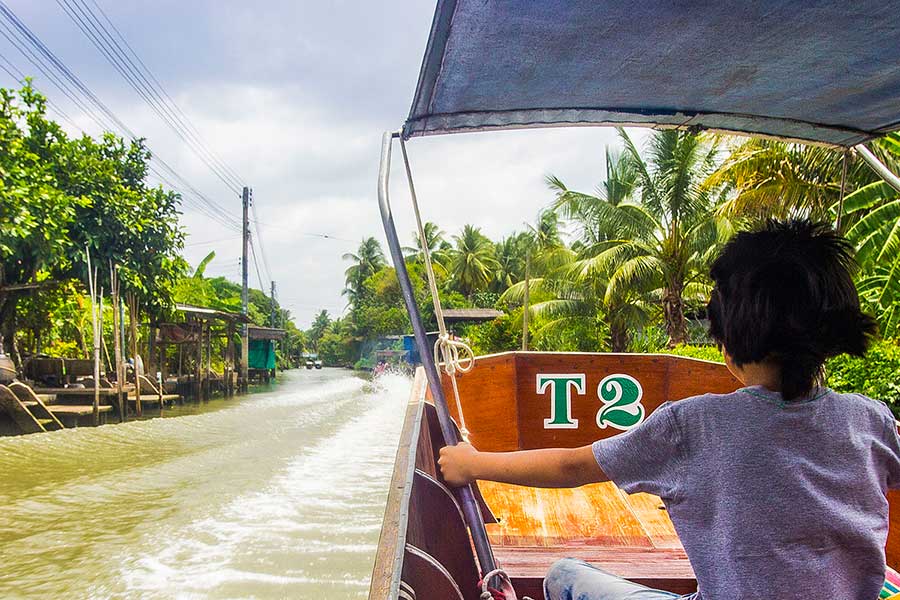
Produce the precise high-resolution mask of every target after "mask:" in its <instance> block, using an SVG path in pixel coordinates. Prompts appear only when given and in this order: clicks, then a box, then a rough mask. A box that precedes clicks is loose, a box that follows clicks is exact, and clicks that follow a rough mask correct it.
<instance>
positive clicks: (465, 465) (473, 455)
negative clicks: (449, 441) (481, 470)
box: [438, 442, 478, 487]
mask: <svg viewBox="0 0 900 600" xmlns="http://www.w3.org/2000/svg"><path fill="white" fill-rule="evenodd" d="M476 460H478V450H476V449H475V447H474V446H472V444H468V443H466V442H460V443H459V444H457V445H456V446H444V447H443V448H441V457H440V459H438V464H439V465H440V467H441V473H442V474H443V475H444V481H446V482H447V483H448V484H450V485H451V486H453V487H461V486H464V485H466V484H468V483H472V482H473V481H475V476H474V475H473V466H474V462H475V461H476Z"/></svg>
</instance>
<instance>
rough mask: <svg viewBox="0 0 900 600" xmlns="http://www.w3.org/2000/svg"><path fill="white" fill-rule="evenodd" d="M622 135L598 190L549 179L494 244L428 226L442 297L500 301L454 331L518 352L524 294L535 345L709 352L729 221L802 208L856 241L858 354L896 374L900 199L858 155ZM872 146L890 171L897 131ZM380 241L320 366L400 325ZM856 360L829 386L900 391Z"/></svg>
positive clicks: (415, 276) (352, 286) (843, 365)
mask: <svg viewBox="0 0 900 600" xmlns="http://www.w3.org/2000/svg"><path fill="white" fill-rule="evenodd" d="M619 136H620V143H619V144H617V145H616V146H615V147H609V148H607V149H606V154H605V161H604V171H603V172H602V173H601V174H600V176H599V177H598V180H599V181H598V182H597V187H596V188H595V190H593V191H592V192H583V191H579V190H574V189H570V188H569V187H568V186H567V185H566V184H565V183H564V181H563V180H562V179H561V178H560V177H558V176H556V175H553V174H549V175H547V176H546V181H547V186H548V195H547V206H546V208H545V210H543V211H541V213H540V214H539V215H538V216H537V218H536V220H535V222H534V223H533V224H524V226H523V227H521V228H520V229H519V230H518V231H513V232H511V233H509V234H508V235H506V236H505V237H503V238H501V239H498V240H491V239H489V238H488V237H487V236H485V235H484V234H483V232H482V231H481V230H480V229H479V228H478V227H477V225H475V224H467V225H464V226H463V227H462V228H461V229H460V230H459V231H458V232H456V233H452V234H450V235H448V234H447V233H445V231H444V230H443V229H442V228H441V227H440V226H439V225H437V224H435V223H426V224H425V226H424V229H425V233H426V244H427V246H428V248H429V250H430V253H431V258H432V263H433V264H434V266H435V274H436V278H437V283H438V288H439V295H440V298H441V302H442V304H443V306H444V307H445V308H459V307H487V308H497V309H500V310H501V311H503V315H502V316H501V317H498V318H497V319H495V320H494V321H491V322H488V323H482V324H470V325H467V326H458V327H457V328H456V333H457V334H458V335H460V336H462V337H464V338H466V339H468V341H469V342H470V344H471V345H472V346H473V348H474V349H475V350H476V351H477V352H479V353H488V352H496V351H501V350H511V349H517V348H520V347H521V346H522V343H523V315H524V313H525V306H526V304H527V306H528V309H527V313H528V317H529V318H528V319H527V334H528V336H527V338H528V342H529V347H530V348H533V349H540V350H585V351H604V350H613V351H634V352H659V351H664V352H675V353H687V355H692V356H698V357H703V358H708V359H716V357H717V356H718V351H717V350H716V349H715V348H714V347H713V346H712V345H711V344H710V341H709V339H708V335H707V332H706V326H705V305H706V300H707V298H708V295H709V291H710V281H709V277H708V270H709V265H710V262H711V260H712V259H713V258H714V257H715V256H716V253H717V252H718V250H719V248H720V247H721V245H722V244H723V243H724V242H725V241H726V240H728V239H729V238H730V237H731V236H732V235H733V234H734V232H735V231H737V230H739V229H743V228H747V227H754V226H757V225H759V224H761V223H762V222H763V221H764V220H765V219H767V218H771V217H776V218H788V217H809V218H812V219H816V220H824V221H827V222H833V223H835V225H836V226H837V227H838V228H839V229H840V231H841V232H842V233H844V234H845V235H846V236H847V238H848V239H849V240H850V241H851V242H852V244H853V245H854V247H855V248H856V251H857V260H858V262H859V271H858V273H857V275H856V282H857V286H858V289H859V292H860V295H861V298H862V300H863V303H864V305H865V307H866V309H867V310H868V311H869V312H870V313H871V314H873V315H875V316H876V317H877V318H878V319H879V323H880V325H881V334H882V337H883V338H884V341H883V342H879V344H878V345H877V346H876V347H875V348H873V351H872V352H873V354H872V357H873V358H871V360H870V361H869V363H868V364H870V365H875V366H876V367H877V369H876V371H877V370H880V369H882V367H883V368H884V369H895V367H892V366H891V365H893V364H894V363H893V362H890V361H891V360H894V359H895V357H897V356H898V352H900V351H898V350H897V348H898V346H897V342H896V341H895V340H897V339H898V337H900V195H898V193H897V192H896V191H895V190H893V188H891V187H890V186H888V185H887V184H885V183H884V182H882V181H881V180H880V179H879V178H878V177H877V176H876V175H875V174H874V173H873V172H872V171H871V169H870V168H869V167H868V166H867V165H865V164H864V163H863V162H862V161H861V160H860V159H859V158H858V157H856V156H855V155H853V154H852V153H846V154H845V153H843V152H840V151H836V150H832V149H828V148H822V147H809V146H802V145H798V144H791V143H786V142H779V141H772V140H758V139H738V138H727V137H721V136H713V135H707V134H701V135H697V134H693V133H688V132H684V131H676V130H668V131H659V132H653V133H652V134H650V135H649V136H648V137H647V138H646V141H645V143H643V144H642V145H639V144H637V143H636V142H635V141H634V140H633V139H632V137H631V136H629V135H628V134H627V133H626V132H625V131H620V134H619ZM871 148H872V150H873V151H874V152H875V153H876V154H877V155H878V156H879V158H881V159H882V160H883V161H884V162H885V163H886V164H887V165H888V166H889V167H890V168H891V169H892V170H894V171H895V172H898V171H900V136H898V135H897V134H891V135H888V136H886V137H884V138H882V139H881V140H879V141H877V142H875V143H873V144H871ZM842 189H843V192H842ZM377 245H378V244H377V242H376V241H375V240H374V239H371V238H369V239H367V240H364V241H363V243H362V244H361V245H360V249H359V251H358V252H357V253H352V254H348V255H347V256H346V259H347V260H348V261H351V262H350V267H349V268H348V270H347V288H348V290H354V291H352V292H350V291H348V293H347V295H348V299H349V300H350V302H349V305H348V311H347V313H346V315H345V316H343V317H340V318H337V319H334V320H332V321H330V322H329V323H328V324H327V325H326V326H325V334H324V335H323V339H327V340H328V346H327V348H325V349H323V352H324V354H325V356H326V358H327V359H329V360H332V361H335V362H339V363H343V364H347V365H351V364H354V363H355V362H357V361H359V360H360V358H361V355H362V353H363V350H364V349H365V348H366V347H367V342H369V341H371V340H373V339H376V338H379V337H384V336H388V335H390V334H405V333H409V332H410V326H409V323H408V319H407V317H406V315H405V310H404V307H403V303H402V297H401V295H400V293H399V286H398V283H397V278H396V275H395V273H394V270H393V267H391V266H389V265H386V264H384V263H383V262H381V263H379V262H378V261H373V260H371V258H365V257H367V256H368V257H374V256H377V257H379V259H380V257H383V252H381V251H380V250H377V251H376V250H375V249H374V248H375V247H376V246H377ZM422 247H423V244H422V243H421V242H420V241H419V239H418V236H417V235H416V234H414V235H413V239H412V243H411V244H410V246H409V247H407V248H406V264H407V269H408V270H409V271H410V275H411V278H412V281H413V284H414V287H415V290H416V298H417V301H418V304H419V307H420V309H421V310H422V313H423V318H424V320H425V323H426V327H427V328H428V329H430V330H433V329H434V328H436V323H435V322H434V316H433V309H432V308H431V300H430V297H429V295H428V293H427V286H426V283H425V279H424V275H425V273H424V268H423V260H424V252H423V250H422ZM376 264H380V266H377V267H376V266H375V265H376ZM526 272H527V274H526ZM363 273H364V274H366V275H367V277H366V278H365V279H364V280H362V281H360V274H363ZM526 279H527V284H526ZM526 289H527V293H526ZM310 339H312V336H310ZM885 357H891V358H890V360H888V359H887V358H885ZM862 364H866V363H865V362H861V361H860V360H858V359H850V358H848V357H841V358H839V359H835V360H834V361H832V362H831V363H829V373H830V374H831V375H830V376H831V380H832V381H833V385H835V387H838V388H841V389H843V388H846V389H850V388H852V387H853V386H854V385H856V386H857V388H856V389H861V390H870V391H872V393H873V394H875V395H879V396H880V397H883V398H885V399H892V398H894V397H895V396H896V395H897V390H896V384H893V385H894V387H891V385H890V382H889V381H886V380H885V381H882V380H881V379H879V376H878V375H877V374H876V375H874V376H873V377H870V379H872V380H873V381H875V380H877V382H875V383H872V382H871V381H869V382H867V381H863V380H861V379H860V377H861V376H862V374H864V373H867V371H866V369H864V368H861V367H860V365H862ZM894 373H896V370H892V371H891V374H890V377H893V374H894Z"/></svg>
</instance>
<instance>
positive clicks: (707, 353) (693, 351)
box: [660, 345, 725, 362]
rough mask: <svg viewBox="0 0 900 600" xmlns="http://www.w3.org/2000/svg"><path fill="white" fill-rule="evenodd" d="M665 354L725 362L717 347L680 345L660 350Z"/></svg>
mask: <svg viewBox="0 0 900 600" xmlns="http://www.w3.org/2000/svg"><path fill="white" fill-rule="evenodd" d="M660 352H662V353H663V354H675V355H676V356H687V357H689V358H700V359H703V360H711V361H713V362H725V358H724V357H723V356H722V353H721V352H720V351H719V349H718V348H716V347H715V346H689V345H678V346H675V347H674V348H666V349H664V350H660Z"/></svg>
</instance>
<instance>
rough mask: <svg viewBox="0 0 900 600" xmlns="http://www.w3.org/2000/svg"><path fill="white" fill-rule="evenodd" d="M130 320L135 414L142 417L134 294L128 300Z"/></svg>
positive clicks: (135, 300) (136, 311)
mask: <svg viewBox="0 0 900 600" xmlns="http://www.w3.org/2000/svg"><path fill="white" fill-rule="evenodd" d="M128 320H129V326H130V331H131V356H132V357H133V359H134V412H135V413H137V416H139V417H140V416H142V415H143V413H144V411H143V409H142V408H141V378H140V377H138V375H140V373H138V327H137V323H138V307H137V298H136V297H135V295H134V294H129V298H128Z"/></svg>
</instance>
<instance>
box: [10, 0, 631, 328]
mask: <svg viewBox="0 0 900 600" xmlns="http://www.w3.org/2000/svg"><path fill="white" fill-rule="evenodd" d="M81 1H83V2H85V3H86V4H87V6H91V7H93V4H92V3H93V2H94V1H96V2H97V4H99V6H100V7H102V9H103V10H104V11H105V12H106V14H107V15H108V16H109V18H110V19H111V20H112V22H113V23H114V24H115V26H116V27H117V28H118V29H119V30H120V31H121V33H122V34H123V35H124V37H125V38H126V39H127V41H128V43H129V44H130V45H131V46H132V47H133V48H134V50H135V51H136V52H137V54H138V55H139V56H140V58H141V60H143V62H144V63H145V64H146V65H147V67H149V69H150V70H151V71H152V73H153V74H154V75H155V76H156V78H157V79H158V80H159V82H160V83H161V84H162V85H163V87H164V88H165V91H166V92H167V93H168V94H169V95H170V96H171V97H172V98H173V99H174V101H175V102H176V103H177V105H178V106H179V107H180V108H181V110H182V111H183V112H184V113H185V114H186V116H187V117H188V118H189V119H190V122H191V123H192V124H193V126H195V127H196V129H197V130H198V131H199V132H200V134H201V136H202V137H203V139H204V140H205V141H206V142H207V144H208V145H209V147H211V148H212V149H213V151H214V152H215V153H216V154H217V155H218V156H219V157H220V158H221V159H222V160H224V162H225V163H227V164H228V165H229V166H230V167H231V168H232V169H233V170H234V171H235V172H236V173H237V174H238V175H239V176H240V178H241V179H242V180H243V181H244V182H246V183H247V184H248V185H250V186H251V187H252V188H253V193H254V200H255V203H256V211H257V214H258V220H259V221H260V223H261V225H260V234H261V237H262V245H263V248H264V250H265V253H266V254H267V255H268V262H269V267H270V270H271V277H272V278H273V279H274V280H275V281H276V282H277V287H278V294H277V295H278V297H279V300H280V301H281V303H282V306H284V307H286V308H288V309H290V310H291V312H292V313H293V315H294V316H295V317H296V322H297V324H298V325H299V326H300V327H302V328H305V327H307V326H308V325H309V323H310V321H311V320H312V318H313V316H314V315H315V313H316V312H317V311H318V310H319V309H322V308H324V309H327V310H328V311H329V313H330V314H332V315H333V316H335V315H339V314H341V312H342V311H343V310H344V309H345V305H346V300H345V298H344V297H342V296H341V290H342V289H343V286H344V275H343V273H344V269H345V268H346V267H347V266H348V263H347V262H346V261H343V260H342V259H341V255H342V254H344V253H345V252H348V251H355V249H356V247H357V246H358V245H359V242H360V240H361V239H362V238H363V237H368V236H375V237H376V238H377V239H378V240H380V241H381V242H382V244H383V243H384V234H383V232H382V229H381V223H380V218H379V214H378V208H377V205H376V198H375V191H376V176H377V170H378V159H379V150H380V142H381V132H383V131H385V130H389V129H396V128H398V127H399V126H400V125H401V124H402V122H403V120H404V118H405V116H406V113H407V111H408V109H409V105H410V103H411V100H412V94H413V91H414V88H415V84H416V77H417V75H418V71H419V64H420V61H421V58H422V54H423V52H424V47H425V42H426V39H427V36H428V29H429V26H430V23H431V16H432V11H433V8H434V5H433V3H431V2H422V1H406V0H396V1H389V2H367V1H355V2H345V1H333V2H309V1H305V0H302V1H298V0H267V1H265V2H237V1H221V0H220V1H212V0H179V1H177V2H175V1H171V0H153V1H152V2H150V1H142V2H137V1H132V0H115V1H113V0H81ZM5 2H6V4H7V6H9V8H10V9H11V10H12V11H13V12H15V13H16V14H17V15H18V16H19V18H20V19H21V20H22V21H23V22H24V23H25V24H26V25H27V26H28V27H29V28H30V29H31V30H32V31H34V33H35V34H36V35H37V36H38V37H39V38H40V39H41V40H42V41H43V42H44V43H45V44H46V45H47V47H48V48H49V49H50V50H51V51H53V52H54V53H55V54H56V55H57V56H58V57H59V58H60V59H62V61H64V62H65V63H66V65H67V66H68V67H69V69H71V71H73V72H74V73H75V74H76V75H77V76H78V77H79V78H81V79H82V81H83V82H84V83H85V84H86V85H87V87H89V88H90V89H91V90H92V91H93V92H94V94H95V95H96V96H97V97H99V98H100V99H101V100H102V101H103V102H104V103H105V104H106V105H107V106H108V107H109V108H110V109H111V110H112V111H113V112H114V113H115V114H116V115H117V116H118V117H119V118H120V119H121V121H122V122H124V124H125V125H127V126H128V127H129V128H130V129H131V130H132V131H134V132H135V133H137V134H138V135H140V136H143V137H146V138H147V140H148V145H149V147H150V148H151V149H152V151H153V152H154V153H155V154H156V155H158V156H159V157H161V158H162V159H163V160H165V161H166V162H167V163H168V164H170V165H171V166H172V167H174V168H175V170H177V171H178V172H179V173H180V174H181V175H182V176H184V178H185V179H187V180H188V181H189V182H190V183H191V184H192V185H193V186H194V187H195V188H197V189H198V190H200V191H202V192H203V193H204V194H205V195H206V196H208V197H209V198H212V199H214V200H215V201H216V202H217V203H219V204H221V205H222V206H223V207H224V208H225V209H226V210H228V211H230V213H231V214H232V215H233V216H234V217H236V218H239V215H240V209H241V205H240V198H239V197H238V196H237V195H236V194H235V193H234V192H232V191H231V190H229V189H228V188H227V187H226V186H225V185H224V184H223V183H222V182H221V181H220V180H219V179H218V178H216V176H215V175H213V173H212V172H211V170H210V169H208V168H207V167H206V166H205V165H204V164H203V162H201V161H200V160H199V159H198V158H197V157H196V156H195V155H194V154H193V153H192V152H191V150H190V149H189V148H188V147H187V145H186V144H185V143H183V142H182V141H181V140H180V139H179V138H178V137H177V136H176V135H175V134H174V133H173V132H172V131H171V130H170V129H169V128H168V127H167V125H166V124H165V123H164V122H163V121H162V120H161V119H160V118H159V117H158V116H157V115H156V114H155V113H154V112H153V111H152V110H151V108H150V107H149V106H148V104H146V103H145V102H144V101H143V100H142V99H141V98H140V96H138V95H137V93H135V92H134V91H133V90H132V89H131V88H130V87H129V86H128V84H127V82H126V81H125V79H124V78H123V77H122V76H121V75H120V74H119V73H118V72H116V71H115V70H114V68H113V67H112V66H111V65H110V64H109V62H107V60H106V59H105V58H104V56H103V55H102V54H101V53H100V52H99V51H98V50H97V49H96V48H95V47H94V46H93V45H92V43H91V42H90V40H89V39H88V38H87V37H86V36H85V35H84V34H83V33H82V32H81V31H80V30H79V29H78V27H77V26H76V24H75V23H74V22H73V20H72V19H71V18H70V17H69V16H67V14H66V13H65V12H64V11H63V9H62V5H61V4H59V3H58V2H57V0H5ZM60 2H63V3H65V2H68V3H69V6H73V5H74V2H75V0H60ZM0 21H2V19H0ZM4 31H5V30H3V29H0V33H3V32H4ZM7 33H8V32H7ZM0 56H2V57H3V58H5V59H8V61H9V62H11V63H12V64H13V65H15V66H16V67H17V68H19V69H20V70H22V71H24V72H26V73H27V74H29V75H34V78H35V85H36V86H37V87H38V88H39V89H41V90H42V91H43V92H45V93H46V95H48V96H49V97H50V98H51V100H53V101H54V102H55V103H56V104H57V105H58V106H59V107H60V108H61V109H62V110H63V112H65V113H66V114H67V115H68V116H69V117H70V118H71V119H72V120H73V121H74V122H75V124H76V125H77V126H78V128H81V129H83V130H84V131H86V132H88V133H90V134H92V135H96V134H98V133H99V131H100V129H99V127H98V126H97V125H96V124H95V123H94V122H93V121H92V120H91V119H90V117H89V116H87V115H85V114H84V113H83V112H82V111H81V110H80V109H79V108H78V107H77V106H75V105H74V104H73V103H72V102H71V101H69V100H68V99H67V98H66V97H65V96H64V95H63V94H62V93H61V92H60V91H59V90H57V89H56V88H55V87H53V86H52V84H51V83H50V82H49V81H48V80H47V78H46V77H44V76H42V75H41V74H40V73H39V72H37V71H36V69H35V68H34V67H33V66H32V65H31V64H30V63H29V62H28V61H27V60H26V58H25V57H24V56H23V55H22V54H21V53H20V52H19V51H18V50H16V49H15V48H14V47H13V46H12V45H10V44H9V42H8V40H7V39H6V38H5V37H2V36H0ZM0 62H2V61H0ZM0 78H2V85H4V86H7V87H13V86H16V83H15V81H14V80H13V79H12V78H11V77H10V76H8V75H7V74H6V73H4V72H0ZM51 112H52V111H51ZM58 120H59V119H58ZM63 125H64V126H65V127H66V129H67V130H69V131H70V132H72V131H73V130H74V129H75V128H74V127H73V126H72V125H70V124H67V123H63ZM610 143H615V133H614V131H613V130H611V129H605V128H574V129H556V130H533V131H520V132H504V133H478V134H462V135H456V136H446V137H436V138H426V139H422V138H418V139H415V140H413V141H412V142H410V144H409V151H410V160H411V162H412V164H413V171H414V175H415V176H416V183H417V188H418V192H419V196H420V202H421V204H422V211H423V218H425V219H427V220H430V221H435V222H436V223H438V224H439V225H440V227H441V228H442V229H443V230H444V231H445V232H447V234H448V237H449V236H452V235H453V234H455V233H457V232H458V231H459V230H460V229H461V228H462V225H463V224H464V223H474V224H476V225H477V226H479V227H481V228H482V230H483V231H484V233H485V234H487V235H488V236H490V237H492V238H499V237H500V236H503V235H507V234H509V233H510V232H512V231H513V230H516V229H522V227H523V225H522V223H523V221H526V220H527V221H533V220H534V218H535V216H536V215H537V213H538V211H539V210H540V209H541V208H542V207H544V206H546V205H547V204H548V203H549V202H550V200H551V199H552V194H551V193H550V192H549V191H548V190H547V188H546V186H545V184H544V176H545V175H546V174H548V173H553V174H555V175H557V176H559V177H561V178H562V179H563V180H564V181H565V182H566V183H567V184H568V185H569V187H571V188H575V189H579V190H582V191H588V192H590V191H591V190H593V188H594V187H595V186H596V185H597V183H599V181H600V177H601V174H602V173H603V168H604V167H603V149H604V146H605V145H607V144H610ZM398 163H399V161H395V169H394V185H393V186H392V190H394V197H393V206H394V213H395V218H396V220H397V225H398V230H399V233H400V237H401V241H403V242H404V243H405V244H411V243H412V239H411V238H412V231H413V228H414V225H413V222H412V214H411V210H410V205H409V200H408V195H407V194H406V191H405V183H404V180H403V179H402V173H401V172H400V171H398V170H397V168H396V167H398V166H400V165H399V164H398ZM183 211H184V215H183V217H182V224H183V226H184V228H185V230H186V232H187V233H188V239H187V247H186V249H185V254H186V258H187V260H188V261H189V262H190V263H191V264H192V265H196V263H197V262H198V261H199V260H200V259H202V258H203V256H205V255H206V254H207V253H208V252H209V251H210V250H215V252H216V259H215V260H214V261H213V263H212V264H211V265H210V267H209V268H208V271H207V273H208V274H209V275H224V276H226V277H228V278H229V279H232V280H234V281H240V266H239V257H240V254H241V247H240V237H239V233H238V232H236V231H232V230H230V229H227V228H225V227H223V226H221V225H220V224H219V223H217V222H216V221H214V220H212V219H210V218H209V217H208V216H205V215H203V214H201V213H200V212H198V211H197V210H196V209H194V208H192V206H190V205H185V206H184V207H183ZM254 234H255V232H254ZM322 234H324V235H329V236H332V238H330V239H325V238H322V237H317V235H322ZM260 268H262V269H263V270H264V267H263V265H262V264H260ZM262 278H263V279H264V280H265V279H266V274H265V273H263V275H262ZM251 285H252V286H254V287H259V283H258V282H257V276H256V273H255V270H254V269H251ZM265 287H266V288H268V281H265Z"/></svg>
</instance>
